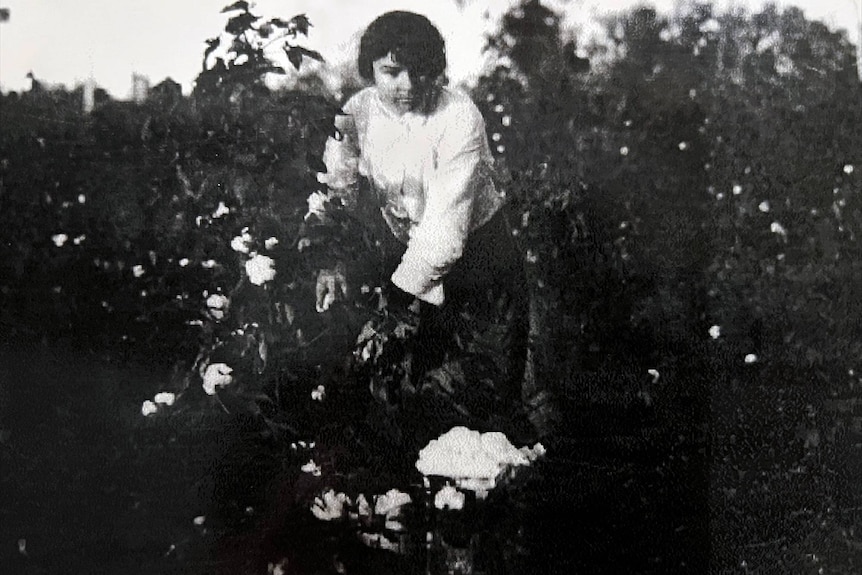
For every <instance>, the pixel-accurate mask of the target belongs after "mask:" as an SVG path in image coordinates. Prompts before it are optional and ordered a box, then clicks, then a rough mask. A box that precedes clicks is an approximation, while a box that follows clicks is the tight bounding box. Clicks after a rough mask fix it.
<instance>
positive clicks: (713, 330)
mask: <svg viewBox="0 0 862 575" xmlns="http://www.w3.org/2000/svg"><path fill="white" fill-rule="evenodd" d="M709 337H711V338H712V339H718V338H720V337H721V326H720V325H714V326H712V327H710V328H709Z"/></svg>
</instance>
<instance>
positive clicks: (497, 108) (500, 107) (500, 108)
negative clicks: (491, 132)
mask: <svg viewBox="0 0 862 575" xmlns="http://www.w3.org/2000/svg"><path fill="white" fill-rule="evenodd" d="M505 109H506V108H504V107H503V104H497V105H496V106H494V111H495V112H497V113H498V114H502V113H503V111H504V110H505Z"/></svg>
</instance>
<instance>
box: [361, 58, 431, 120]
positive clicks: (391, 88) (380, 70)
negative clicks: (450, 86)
mask: <svg viewBox="0 0 862 575" xmlns="http://www.w3.org/2000/svg"><path fill="white" fill-rule="evenodd" d="M372 70H373V71H374V85H375V86H377V92H378V93H379V94H380V98H381V99H382V100H383V103H384V104H385V105H386V106H387V107H389V108H390V109H391V110H392V111H393V112H395V113H396V114H399V115H401V114H404V113H405V112H409V111H410V110H412V109H413V108H414V107H415V106H416V104H417V102H418V96H419V94H417V90H416V86H414V85H413V82H412V81H411V80H410V74H409V73H408V71H407V68H405V67H404V66H402V65H401V64H399V63H398V62H396V61H395V59H394V58H392V54H391V53H390V54H387V55H386V56H384V57H383V58H378V59H377V60H375V61H374V63H373V64H372Z"/></svg>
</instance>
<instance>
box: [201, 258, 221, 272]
mask: <svg viewBox="0 0 862 575" xmlns="http://www.w3.org/2000/svg"><path fill="white" fill-rule="evenodd" d="M217 265H218V262H216V261H215V260H204V261H202V262H201V267H202V268H204V269H208V270H211V269H213V268H214V267H216V266H217Z"/></svg>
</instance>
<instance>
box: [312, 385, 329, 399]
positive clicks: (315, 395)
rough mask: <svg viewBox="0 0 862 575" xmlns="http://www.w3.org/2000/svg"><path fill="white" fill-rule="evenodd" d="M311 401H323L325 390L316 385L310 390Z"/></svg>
mask: <svg viewBox="0 0 862 575" xmlns="http://www.w3.org/2000/svg"><path fill="white" fill-rule="evenodd" d="M311 399H313V400H314V401H323V400H324V399H326V388H325V387H324V386H322V385H318V386H317V387H316V388H314V389H313V390H311Z"/></svg>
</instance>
